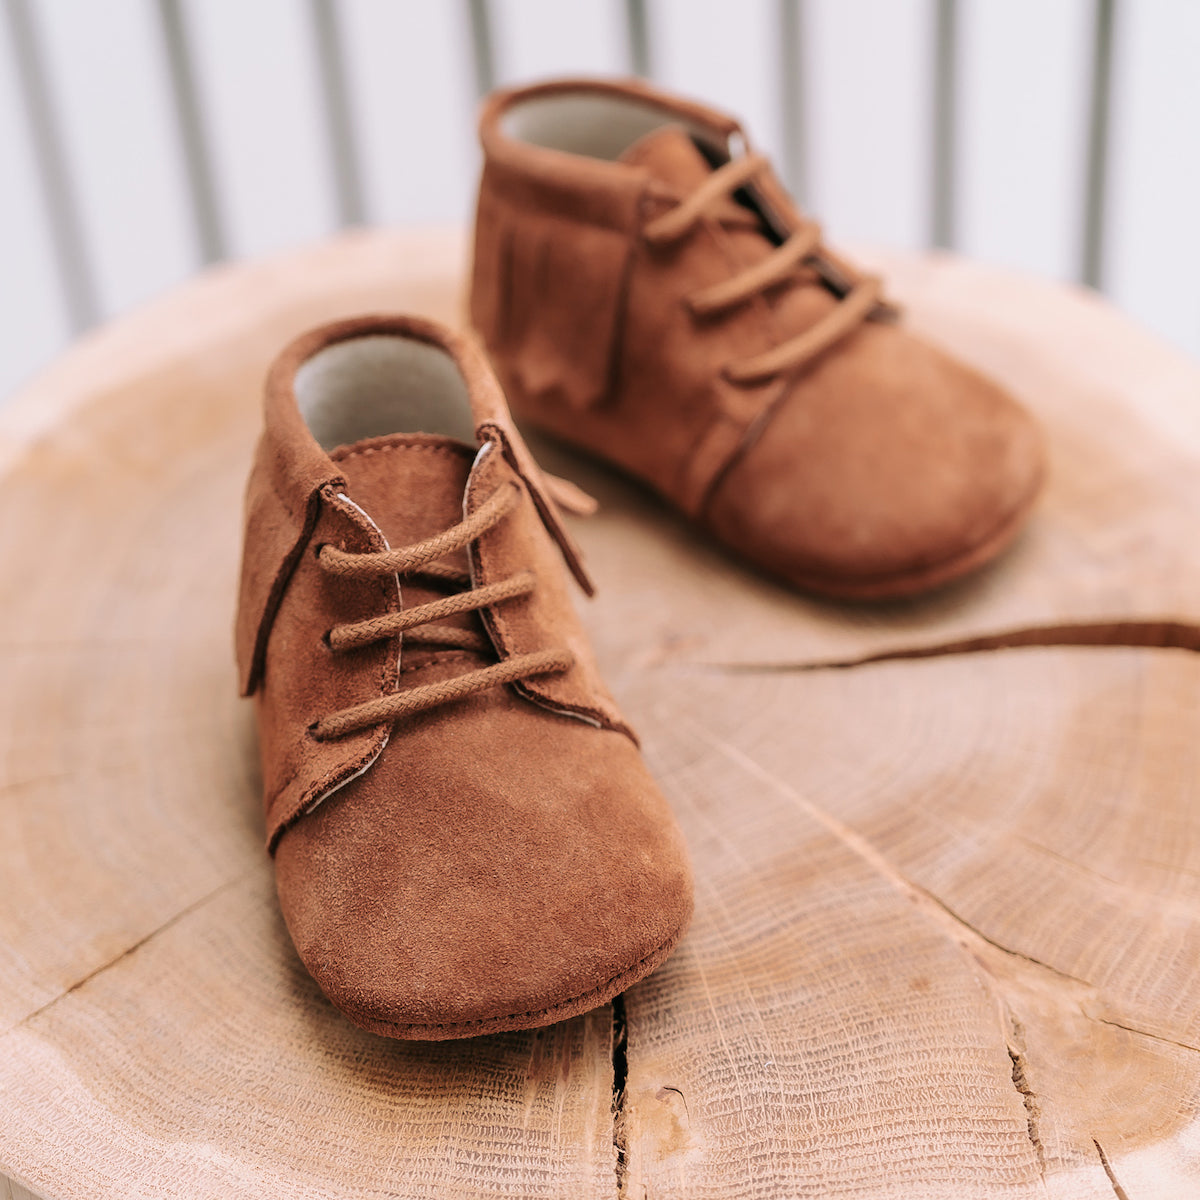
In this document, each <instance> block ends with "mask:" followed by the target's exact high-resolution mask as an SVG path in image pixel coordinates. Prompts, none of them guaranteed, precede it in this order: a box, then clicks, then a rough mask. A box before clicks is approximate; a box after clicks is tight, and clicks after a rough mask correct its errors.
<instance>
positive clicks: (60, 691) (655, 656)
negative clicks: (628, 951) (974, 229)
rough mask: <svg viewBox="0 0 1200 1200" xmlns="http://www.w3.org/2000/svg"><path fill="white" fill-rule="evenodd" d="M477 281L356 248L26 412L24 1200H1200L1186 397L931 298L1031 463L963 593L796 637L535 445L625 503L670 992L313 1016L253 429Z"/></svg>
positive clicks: (1033, 328) (7, 1126)
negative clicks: (1033, 467) (1026, 494)
mask: <svg viewBox="0 0 1200 1200" xmlns="http://www.w3.org/2000/svg"><path fill="white" fill-rule="evenodd" d="M462 261H463V248H462V242H461V239H460V238H459V237H458V235H457V234H455V233H453V232H448V231H444V232H438V231H432V232H408V233H386V232H378V233H360V234H354V235H349V236H346V237H342V238H339V239H337V240H335V241H331V242H328V243H324V244H322V245H319V246H317V247H314V248H312V249H308V250H304V251H300V252H297V253H294V254H291V255H289V256H286V257H283V258H281V259H277V260H272V261H266V262H261V263H254V264H247V265H242V266H237V267H228V268H223V269H221V270H219V271H216V272H213V273H212V274H210V275H208V276H206V277H203V278H201V279H199V280H197V281H196V282H194V283H192V284H189V285H188V286H187V287H185V288H183V289H181V290H179V291H177V292H175V293H173V294H171V295H169V296H166V297H164V298H163V299H162V300H160V301H158V302H157V303H155V304H154V305H151V306H150V307H148V308H146V309H145V310H143V311H142V312H140V313H137V314H135V315H133V316H131V317H129V318H126V319H125V320H123V321H122V322H120V323H119V324H116V325H113V326H111V327H109V328H107V329H105V330H102V331H101V332H99V333H97V334H95V335H93V336H92V337H91V338H90V339H89V340H87V341H85V342H83V343H81V344H80V345H78V346H77V347H76V348H75V349H73V350H72V351H71V352H70V353H69V354H68V355H66V356H65V357H64V358H63V359H62V360H60V362H59V363H58V364H56V365H55V366H54V367H53V368H52V369H51V370H50V371H48V372H47V373H45V374H44V375H43V376H42V377H41V378H40V379H39V380H37V381H35V382H34V384H33V385H31V386H30V387H29V388H28V389H27V391H26V392H25V393H24V394H23V395H22V396H21V397H19V398H17V399H16V400H15V401H14V402H13V403H12V404H11V405H10V406H9V407H8V408H7V409H5V410H4V411H3V412H2V413H0V478H2V480H3V483H4V494H5V504H4V506H3V509H2V510H0V555H2V556H3V563H4V568H3V572H2V573H0V589H2V590H0V617H2V618H3V625H4V632H3V634H2V635H0V663H2V664H3V672H4V674H3V678H4V680H5V683H6V686H5V688H4V689H3V690H2V691H0V712H2V719H0V731H2V732H0V738H2V739H3V740H2V741H0V881H2V882H3V888H2V889H0V979H3V981H4V987H3V988H2V989H0V1172H4V1173H7V1175H8V1176H9V1177H10V1179H11V1182H10V1183H9V1184H8V1185H7V1186H8V1187H9V1189H10V1191H11V1192H12V1195H13V1196H14V1197H17V1198H18V1200H22V1198H23V1191H22V1189H24V1188H28V1189H29V1190H30V1192H31V1193H32V1194H33V1195H35V1196H44V1197H48V1198H55V1200H57V1198H71V1200H73V1198H75V1197H89V1198H91V1197H94V1196H96V1195H119V1196H122V1197H155V1198H157V1197H167V1196H181V1197H182V1196H186V1197H205V1196H220V1197H232V1196H245V1197H262V1196H271V1197H276V1196H278V1197H291V1196H295V1197H300V1196H305V1197H311V1196H321V1197H344V1196H353V1197H384V1196H396V1197H410V1196H411V1197H418V1196H419V1197H426V1196H428V1197H475V1196H507V1197H572V1198H575V1197H616V1196H618V1195H624V1196H626V1197H630V1198H631V1200H661V1198H663V1197H694V1198H709V1197H711V1198H717V1197H720V1198H730V1200H733V1198H735V1197H736V1198H741V1197H754V1198H758V1197H763V1198H766V1197H772V1198H773V1197H781V1198H786V1197H796V1196H820V1197H824V1196H839V1197H841V1196H846V1197H849V1196H854V1197H868V1198H875V1197H879V1198H884V1197H892V1196H895V1197H900V1196H904V1197H905V1198H906V1200H907V1198H909V1197H912V1196H921V1197H932V1198H937V1197H943V1196H944V1197H963V1198H966V1200H970V1198H972V1197H992V1196H1004V1197H1025V1196H1030V1197H1035V1196H1036V1197H1053V1198H1055V1200H1059V1198H1061V1200H1074V1198H1076V1197H1078V1198H1080V1200H1084V1198H1091V1197H1096V1198H1098V1200H1100V1198H1103V1200H1112V1197H1114V1196H1115V1197H1118V1198H1122V1197H1123V1198H1125V1200H1147V1198H1152V1197H1163V1198H1173V1197H1187V1196H1191V1195H1195V1194H1200V1123H1197V1121H1196V1119H1195V1112H1196V1108H1197V1104H1198V1103H1200V1015H1198V1009H1197V1005H1196V997H1197V992H1198V983H1200V979H1198V973H1200V921H1198V919H1197V918H1198V915H1200V805H1198V803H1197V801H1198V799H1200V797H1198V796H1197V792H1198V790H1200V745H1198V744H1197V739H1196V736H1195V731H1196V721H1197V717H1198V713H1200V659H1198V658H1197V657H1196V656H1195V655H1194V653H1193V652H1194V650H1195V649H1196V648H1197V647H1200V551H1197V550H1196V549H1195V548H1194V544H1195V536H1194V534H1195V530H1196V529H1197V528H1198V527H1200V526H1198V524H1197V519H1198V518H1200V470H1198V467H1200V367H1197V366H1196V365H1194V364H1192V363H1190V362H1188V361H1186V360H1184V359H1182V358H1180V357H1177V356H1175V355H1174V354H1173V353H1172V352H1171V351H1169V350H1167V349H1165V348H1163V347H1161V346H1159V345H1157V344H1156V343H1154V342H1153V341H1152V340H1151V339H1149V338H1148V337H1147V336H1146V335H1144V334H1142V333H1141V332H1140V331H1138V330H1137V329H1136V328H1133V327H1131V326H1130V325H1129V324H1128V323H1126V322H1125V321H1123V320H1122V319H1120V318H1119V317H1118V316H1117V315H1116V314H1115V313H1113V312H1112V311H1111V310H1109V309H1108V308H1106V307H1104V306H1103V305H1102V304H1100V303H1099V302H1098V301H1096V300H1094V299H1092V298H1091V297H1088V296H1086V295H1083V294H1081V293H1077V292H1072V291H1069V290H1067V289H1063V288H1059V287H1054V286H1050V285H1046V284H1039V283H1035V282H1032V281H1030V280H1026V279H1022V278H1018V277H1014V276H1010V275H1006V274H1003V273H999V272H994V271H990V270H987V269H984V268H982V267H979V266H973V265H971V264H968V263H965V262H961V261H957V260H953V259H936V258H933V259H899V260H896V259H892V260H887V261H886V262H885V263H884V265H885V267H886V269H887V270H888V272H889V275H890V277H891V278H892V279H893V281H894V284H895V289H894V290H895V291H896V292H897V293H898V294H899V295H900V296H901V297H902V298H903V299H904V300H905V301H906V302H907V303H908V305H909V310H910V312H911V314H912V318H913V320H914V321H915V323H916V324H917V325H918V326H920V327H921V328H922V329H924V330H926V331H927V332H928V333H929V335H930V336H931V337H936V338H937V339H938V340H939V341H941V342H942V343H944V344H946V345H948V346H950V347H951V348H952V349H955V350H956V351H958V352H959V353H961V354H962V355H963V356H964V357H966V358H968V359H969V360H971V361H973V362H976V363H978V364H980V365H982V366H984V367H986V368H987V369H989V370H991V371H993V372H994V373H996V374H997V375H999V376H1000V377H1001V378H1003V379H1005V380H1007V381H1008V382H1009V383H1010V384H1011V385H1012V386H1013V387H1014V388H1015V389H1016V390H1018V392H1019V393H1020V394H1021V395H1022V396H1023V398H1025V399H1026V401H1027V402H1028V403H1029V404H1030V405H1031V407H1033V408H1034V409H1035V410H1036V411H1037V412H1038V413H1039V415H1040V416H1041V417H1042V418H1043V420H1044V422H1045V424H1046V427H1047V430H1048V432H1049V435H1050V438H1051V447H1052V470H1053V476H1052V482H1051V486H1050V488H1049V492H1048V495H1047V497H1046V500H1045V502H1044V504H1043V506H1042V508H1041V510H1040V511H1039V513H1038V514H1037V517H1036V519H1035V523H1034V525H1033V527H1032V529H1031V530H1030V532H1029V534H1028V535H1027V536H1026V537H1024V538H1023V539H1022V541H1021V543H1020V544H1019V545H1018V546H1017V547H1016V548H1015V550H1014V552H1013V553H1012V554H1010V555H1009V556H1008V557H1007V558H1005V559H1004V560H1003V561H1002V562H1001V563H999V564H997V565H996V566H995V567H994V568H992V569H990V570H989V571H988V572H986V573H985V574H984V575H983V576H982V577H980V578H979V579H977V580H975V581H971V582H968V583H966V584H962V585H959V586H958V587H956V588H953V589H949V590H948V591H946V592H943V593H941V594H939V595H937V596H935V597H933V598H931V599H929V600H927V601H924V602H914V603H909V604H906V605H902V606H892V607H889V608H887V609H883V610H880V609H868V608H855V607H849V606H842V607H839V606H833V605H825V604H818V603H815V602H812V601H809V600H805V599H803V598H800V597H797V596H793V595H791V594H789V593H787V592H785V591H783V590H782V589H779V588H777V587H776V586H775V585H773V584H770V583H767V582H765V581H763V580H761V579H758V578H757V577H755V576H753V575H752V574H751V573H749V572H747V571H745V570H743V569H742V568H741V567H739V566H737V565H735V564H733V563H731V562H729V561H728V560H727V559H726V558H725V557H724V556H723V555H721V554H720V552H718V551H716V550H714V549H713V548H711V547H709V546H706V545H705V544H704V543H703V542H702V541H701V540H699V539H697V538H696V537H695V536H694V535H693V534H692V533H691V532H690V531H688V530H687V529H686V528H685V527H684V526H683V524H682V523H681V522H680V521H678V520H677V519H676V518H674V517H672V516H671V515H670V514H667V513H665V512H663V511H662V510H661V509H660V508H659V507H658V506H657V505H656V503H655V502H654V501H653V500H652V499H651V498H650V497H648V496H647V495H646V494H645V493H644V492H643V491H641V490H640V489H638V488H637V487H635V486H633V485H630V484H628V483H627V482H625V481H622V480H620V479H618V478H617V477H615V476H612V475H609V474H607V473H606V472H604V471H602V470H601V469H599V468H598V467H596V466H595V465H594V464H589V463H584V462H581V461H579V460H578V459H576V458H575V457H574V456H572V455H568V454H566V453H565V452H564V451H562V450H561V449H558V448H555V447H548V446H544V445H540V444H539V445H540V449H541V451H542V452H543V454H544V457H546V458H547V460H548V465H550V466H551V468H552V469H556V470H559V471H561V472H563V473H565V474H568V475H570V476H571V477H573V478H576V479H577V480H578V481H580V482H582V483H583V484H584V485H585V486H587V487H589V489H591V490H594V491H595V492H596V493H597V494H598V495H599V496H600V498H601V500H602V502H603V508H602V510H601V513H600V515H598V516H597V517H595V518H592V519H591V520H589V521H585V522H580V523H577V526H576V528H577V532H578V535H579V537H580V539H581V541H582V542H583V544H584V546H585V549H586V551H587V553H588V555H589V559H590V562H591V566H592V568H593V571H594V573H595V574H596V576H597V577H598V580H599V582H600V585H601V595H600V597H599V599H598V600H597V601H596V602H595V603H593V604H591V605H588V606H586V615H587V619H588V622H589V626H590V628H591V630H592V634H593V637H594V639H595V642H596V646H597V650H598V652H599V654H600V656H601V660H602V663H603V665H604V667H605V670H606V673H607V676H608V678H609V681H610V683H611V684H612V686H613V688H614V690H615V691H616V692H617V694H618V697H619V699H620V700H621V702H622V703H623V705H624V706H625V708H626V711H627V712H628V714H629V715H630V717H631V718H632V720H633V721H634V722H635V724H636V725H637V726H638V727H639V729H640V731H641V733H642V735H643V740H644V743H645V747H646V752H647V755H648V759H649V761H650V763H651V766H652V768H653V769H654V770H655V772H656V773H657V775H658V777H659V779H660V780H661V781H662V783H663V786H664V788H665V790H666V791H667V793H668V795H669V796H670V798H671V800H672V801H673V803H674V804H675V806H676V809H677V811H678V813H679V816H680V819H681V821H682V822H683V825H684V828H685V831H686V833H687V836H688V839H689V843H690V845H691V848H692V853H693V855H694V858H695V862H696V868H697V878H698V896H697V912H696V920H695V924H694V927H693V929H692V931H691V933H690V934H689V936H688V937H687V938H686V939H685V941H684V942H683V944H682V945H681V947H680V949H679V951H678V952H677V954H676V955H675V957H674V958H673V959H672V960H671V961H670V962H669V963H668V964H667V965H666V967H664V968H663V969H662V970H660V971H659V972H658V973H657V974H656V975H655V976H653V977H652V978H651V979H649V980H647V981H646V982H644V983H643V984H641V985H639V986H638V987H636V988H634V989H632V990H631V991H630V992H629V993H627V995H626V996H625V997H623V998H622V999H621V1000H620V1001H618V1002H617V1004H616V1005H614V1006H610V1007H606V1008H603V1009H600V1010H598V1011H596V1012H594V1013H592V1014H589V1015H588V1016H586V1017H582V1018H579V1019H577V1020H574V1021H570V1022H566V1023H563V1024H561V1025H557V1026H554V1027H551V1028H549V1029H546V1030H543V1031H538V1032H532V1033H526V1034H510V1035H505V1036H501V1037H495V1038H481V1039H474V1040H471V1041H467V1042H460V1043H442V1044H438V1045H432V1046H428V1045H419V1044H404V1043H397V1042H391V1041H387V1040H385V1039H380V1038H376V1037H373V1036H372V1035H369V1034H366V1033H363V1032H361V1031H359V1030H357V1029H355V1028H354V1027H352V1026H350V1025H349V1024H348V1023H347V1022H346V1021H344V1020H343V1019H342V1018H341V1017H340V1016H339V1015H338V1014H337V1013H336V1011H334V1010H333V1009H332V1008H331V1007H330V1006H329V1005H328V1004H327V1003H326V1002H325V1001H324V1000H323V998H322V997H321V996H320V994H319V992H318V991H317V989H316V988H315V986H314V985H313V984H312V982H311V981H310V980H309V978H308V977H307V975H306V974H305V972H304V971H303V969H302V968H301V967H300V965H299V963H298V962H297V960H296V958H295V955H294V952H293V951H292V949H291V947H290V944H289V942H288V940H287V936H286V932H285V931H284V929H283V926H282V922H281V920H280V917H279V915H278V912H277V909H276V905H275V901H274V897H273V892H272V879H271V871H270V864H269V861H268V860H267V858H266V856H265V854H264V852H263V849H262V830H261V817H260V812H259V797H258V790H259V780H258V774H257V766H256V751H255V745H254V728H253V717H252V712H251V709H250V706H248V705H246V704H244V703H242V702H240V701H238V700H237V698H236V688H235V684H234V671H233V665H232V661H231V657H232V655H231V649H230V642H231V634H230V624H231V620H232V605H233V587H234V576H235V571H236V565H237V558H238V553H239V539H240V500H241V489H242V486H243V481H244V475H245V471H246V468H247V464H248V460H249V455H250V451H251V448H252V444H253V439H254V436H255V433H256V430H257V426H258V420H259V396H258V393H259V388H260V385H261V381H262V377H263V373H264V371H265V368H266V365H267V364H268V362H269V361H270V359H271V358H272V356H273V355H274V353H275V352H276V351H277V350H278V349H279V347H280V346H281V344H282V343H283V342H284V340H286V339H287V338H288V337H289V336H291V335H292V334H293V333H295V332H298V331H299V330H301V329H303V328H305V327H307V326H308V325H311V324H313V323H315V322H317V321H320V320H325V319H329V318H332V317H336V316H342V315H348V314H351V313H356V312H364V311H385V310H410V311H411V310H416V311H423V312H426V313H429V314H431V315H434V316H439V317H442V318H444V319H454V318H455V316H456V315H457V314H458V312H460V311H461V307H460V297H459V295H458V288H459V280H460V274H461V265H462ZM984 647H1003V649H999V650H997V651H996V652H993V653H985V652H983V648H984ZM881 659H883V660H885V661H878V660H881ZM889 660H890V661H889ZM831 664H855V665H853V666H845V665H840V666H838V665H831ZM5 1186H6V1185H5V1184H4V1183H3V1182H0V1196H3V1195H4V1191H3V1188H4V1187H5Z"/></svg>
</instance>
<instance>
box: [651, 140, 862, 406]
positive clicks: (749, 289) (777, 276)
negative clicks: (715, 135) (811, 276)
mask: <svg viewBox="0 0 1200 1200" xmlns="http://www.w3.org/2000/svg"><path fill="white" fill-rule="evenodd" d="M767 166H768V160H767V159H766V158H765V157H764V156H763V155H761V154H747V155H745V156H743V157H742V158H737V159H733V160H731V161H730V162H727V163H726V164H725V165H724V166H722V167H718V168H717V170H715V171H714V172H713V173H712V174H711V175H710V176H709V177H708V178H707V179H706V180H705V181H704V182H703V183H702V184H701V185H700V186H699V187H698V188H697V189H696V190H695V191H694V192H692V193H691V195H689V196H687V197H686V198H685V199H683V200H682V201H680V202H679V204H677V205H676V206H675V207H674V208H673V209H671V211H670V212H666V213H663V215H662V216H661V217H658V218H656V219H655V220H653V221H651V222H650V223H649V224H648V225H647V226H646V229H645V236H646V238H647V240H648V241H650V242H651V243H652V244H653V245H665V244H667V243H670V242H674V241H677V240H678V239H679V238H682V237H685V236H686V235H687V234H688V233H690V232H691V231H692V229H693V228H694V227H695V225H696V223H697V222H698V221H699V220H700V219H701V218H702V217H703V216H704V215H705V214H706V213H708V212H709V211H710V209H711V208H712V206H713V204H714V203H715V202H716V201H718V200H720V199H723V198H725V197H728V196H732V195H733V193H734V192H736V191H738V189H739V188H742V187H745V185H746V184H747V183H749V182H750V181H751V180H752V179H753V178H754V177H755V176H756V175H757V174H758V173H759V172H760V171H762V170H764V169H765V168H766V167H767ZM820 246H821V227H820V226H819V225H818V224H817V223H816V222H815V221H806V222H804V223H803V224H802V225H801V226H800V227H799V228H798V229H797V230H796V231H795V232H794V233H793V234H792V235H791V236H790V237H789V238H788V239H787V241H785V242H784V243H783V244H782V245H781V246H779V247H778V248H777V249H775V250H773V251H772V252H771V253H770V254H769V255H768V256H767V257H766V258H764V259H763V260H762V261H761V262H759V263H755V264H754V266H752V267H748V268H746V270H744V271H741V272H739V273H738V274H737V275H735V276H733V278H732V279H728V280H726V281H725V282H723V283H718V284H714V285H713V286H712V287H709V288H705V289H704V290H703V291H700V292H696V293H694V294H693V295H691V296H689V297H688V299H687V304H688V307H689V308H690V309H691V310H692V311H693V312H694V313H696V314H697V315H698V316H717V315H719V314H721V313H723V312H726V311H728V310H729V309H731V308H735V307H736V306H737V305H739V304H743V303H745V302H746V301H747V300H749V299H750V298H751V297H752V296H755V295H758V294H759V293H761V292H763V291H764V290H765V289H767V288H769V287H773V286H774V285H776V284H779V283H782V282H783V281H784V280H785V279H787V277H788V276H789V275H790V274H791V273H792V272H793V271H794V270H795V269H796V268H797V267H798V266H799V265H800V264H801V263H802V262H804V260H805V259H807V258H809V257H811V256H812V255H813V254H815V253H817V251H818V250H819V249H820ZM882 289H883V285H882V282H881V281H880V280H879V279H877V278H875V277H874V276H863V277H862V278H861V279H859V280H858V282H857V283H855V284H854V286H853V287H852V288H851V289H850V290H849V291H848V292H846V294H845V295H844V296H843V297H842V298H841V302H840V303H839V304H838V305H837V307H836V308H834V309H833V310H832V311H831V312H829V313H828V314H827V315H826V316H824V317H822V318H821V319H820V320H819V321H818V322H817V323H816V324H815V325H813V326H812V328H810V329H806V330H805V331H804V332H803V333H800V334H797V335H796V336H795V337H793V338H789V339H788V340H787V341H785V342H782V343H781V344H780V345H778V346H775V347H774V348H772V349H770V350H767V351H765V352H764V353H762V354H757V355H755V356H754V357H753V358H746V359H743V360H741V361H740V362H736V363H730V364H729V365H728V366H727V367H726V368H725V375H726V377H727V378H728V379H729V381H730V382H731V383H737V384H744V385H747V386H748V385H751V384H756V383H764V382H766V381H767V380H769V379H773V378H775V377H776V376H777V375H779V374H780V373H781V372H784V371H790V370H794V369H795V368H797V367H802V366H803V365H804V364H805V363H807V362H809V361H811V360H812V359H813V358H814V357H816V355H818V354H820V353H821V351H823V350H825V349H827V348H828V347H830V346H832V345H833V343H834V342H837V341H839V340H840V339H841V338H843V337H845V336H846V334H848V333H849V332H850V331H851V330H852V329H855V328H856V327H857V326H858V325H859V324H860V323H861V322H862V321H864V320H865V319H866V318H867V316H868V315H869V314H870V313H871V311H872V310H873V309H874V308H875V307H876V305H878V304H879V303H880V300H881V297H882Z"/></svg>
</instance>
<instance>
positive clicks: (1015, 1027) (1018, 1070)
mask: <svg viewBox="0 0 1200 1200" xmlns="http://www.w3.org/2000/svg"><path fill="white" fill-rule="evenodd" d="M1009 1031H1010V1035H1011V1036H1010V1037H1009V1039H1008V1057H1009V1059H1010V1060H1011V1062H1012V1081H1013V1087H1015V1088H1016V1089H1017V1091H1018V1092H1020V1094H1021V1102H1022V1104H1023V1105H1024V1106H1025V1125H1026V1132H1027V1133H1028V1135H1029V1143H1030V1145H1031V1146H1032V1147H1033V1152H1034V1153H1035V1154H1036V1155H1037V1161H1038V1172H1039V1173H1040V1174H1041V1176H1042V1177H1043V1178H1045V1175H1046V1148H1045V1146H1043V1145H1042V1135H1041V1130H1040V1128H1039V1125H1038V1122H1039V1120H1040V1119H1041V1115H1042V1110H1041V1105H1040V1104H1039V1103H1038V1098H1037V1093H1036V1092H1035V1091H1034V1090H1033V1088H1032V1086H1031V1085H1030V1083H1029V1063H1028V1061H1027V1060H1026V1058H1025V1030H1024V1029H1023V1028H1022V1026H1021V1023H1020V1021H1018V1020H1017V1019H1016V1017H1013V1016H1011V1014H1010V1016H1009Z"/></svg>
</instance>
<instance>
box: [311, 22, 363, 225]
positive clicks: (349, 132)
mask: <svg viewBox="0 0 1200 1200" xmlns="http://www.w3.org/2000/svg"><path fill="white" fill-rule="evenodd" d="M339 8H340V6H339V5H337V4H335V0H309V11H310V13H311V14H312V24H313V34H314V36H315V38H316V44H317V65H318V67H319V69H320V73H321V93H322V95H321V99H322V101H323V103H322V108H323V109H324V113H325V132H326V136H327V137H328V139H329V158H330V161H331V163H332V164H333V182H334V191H335V194H336V196H337V209H338V220H339V221H340V222H341V224H343V225H359V224H361V223H362V220H363V215H364V206H363V185H362V163H361V158H360V155H359V149H358V133H357V130H356V128H355V125H354V120H353V117H352V115H351V112H350V95H349V88H348V84H347V74H348V69H347V68H348V64H347V61H346V49H345V44H344V40H343V37H342V25H341V18H340V14H339Z"/></svg>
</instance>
